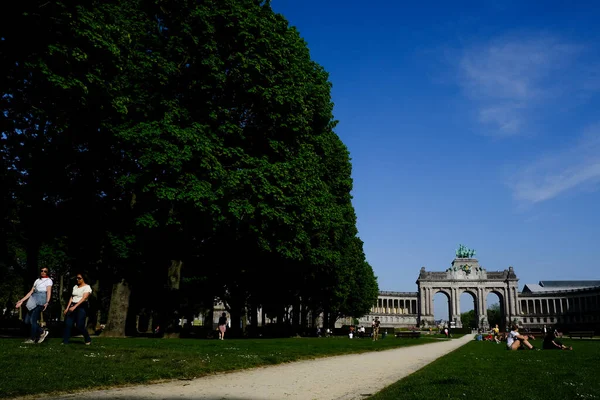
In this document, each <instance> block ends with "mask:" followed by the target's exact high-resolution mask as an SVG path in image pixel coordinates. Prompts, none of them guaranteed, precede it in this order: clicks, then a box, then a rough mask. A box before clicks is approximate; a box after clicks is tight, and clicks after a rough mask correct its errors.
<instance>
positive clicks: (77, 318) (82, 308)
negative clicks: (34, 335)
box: [62, 274, 92, 345]
mask: <svg viewBox="0 0 600 400" xmlns="http://www.w3.org/2000/svg"><path fill="white" fill-rule="evenodd" d="M76 279H77V284H76V285H75V286H73V291H72V292H71V297H70V298H69V303H68V304H67V308H65V311H64V314H65V316H66V319H65V331H64V333H63V341H62V344H69V339H70V338H71V330H72V329H73V324H75V328H76V329H77V330H78V331H80V332H81V334H82V335H83V340H84V342H85V344H86V345H90V344H92V338H90V334H89V333H88V331H87V328H86V327H85V319H86V318H87V314H88V305H89V303H88V298H89V297H90V294H92V288H91V287H90V285H88V284H87V283H85V279H84V276H83V274H77V275H76Z"/></svg>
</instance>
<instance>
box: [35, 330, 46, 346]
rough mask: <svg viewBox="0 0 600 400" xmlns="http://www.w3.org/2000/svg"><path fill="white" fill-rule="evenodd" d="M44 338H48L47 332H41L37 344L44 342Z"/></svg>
mask: <svg viewBox="0 0 600 400" xmlns="http://www.w3.org/2000/svg"><path fill="white" fill-rule="evenodd" d="M46 336H48V331H44V332H42V334H41V335H40V338H39V339H38V341H37V342H38V343H42V342H43V341H44V339H46Z"/></svg>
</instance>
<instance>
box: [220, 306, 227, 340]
mask: <svg viewBox="0 0 600 400" xmlns="http://www.w3.org/2000/svg"><path fill="white" fill-rule="evenodd" d="M226 330H227V314H225V313H223V314H221V316H220V317H219V340H225V331H226Z"/></svg>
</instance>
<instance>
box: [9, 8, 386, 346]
mask: <svg viewBox="0 0 600 400" xmlns="http://www.w3.org/2000/svg"><path fill="white" fill-rule="evenodd" d="M0 18H1V21H0V22H1V23H0V29H1V31H0V63H1V66H2V77H1V79H2V80H1V81H0V90H1V93H0V95H1V98H0V108H1V109H2V114H1V115H0V121H1V123H0V132H1V133H0V153H1V155H2V157H1V161H0V162H1V163H2V165H0V186H1V188H2V189H1V193H0V196H1V198H0V207H1V208H0V210H1V212H2V215H1V216H0V217H1V218H0V224H1V225H0V247H1V248H0V268H1V269H2V270H1V272H2V274H3V276H4V277H6V278H5V279H3V280H2V283H1V284H2V285H4V287H2V290H1V291H0V296H2V298H1V299H0V300H2V301H3V302H5V303H6V302H10V301H14V299H15V298H16V297H18V296H22V292H23V290H27V289H28V285H30V284H31V281H32V279H33V278H34V277H35V276H36V275H37V273H38V272H37V271H38V269H39V267H40V266H48V267H50V268H51V269H52V270H53V272H54V276H55V277H56V279H57V281H60V282H61V283H63V282H64V286H65V287H70V285H69V284H67V281H65V279H67V278H68V277H69V276H70V274H73V273H74V272H76V271H83V272H86V273H88V275H89V276H90V277H91V281H92V282H93V283H94V287H95V289H96V293H98V295H99V296H98V306H99V308H100V310H102V312H103V314H102V317H101V318H102V319H105V320H106V322H107V327H106V334H108V335H123V334H125V331H126V326H127V321H128V318H130V317H131V315H134V314H136V313H139V312H140V310H145V312H147V313H152V314H153V315H154V321H156V323H161V324H163V326H165V325H168V324H169V321H170V320H171V319H172V317H173V315H174V313H175V312H179V313H193V312H197V311H198V310H200V309H202V308H207V309H210V308H212V305H213V302H214V301H215V299H221V300H222V301H223V302H224V303H225V305H226V307H227V309H228V310H229V311H230V313H231V316H232V319H237V318H238V317H240V316H241V314H242V313H243V312H245V310H251V311H255V310H256V309H257V308H258V307H262V309H263V310H264V311H266V312H267V314H268V315H269V316H272V317H278V318H277V321H283V320H284V318H283V315H284V314H285V310H286V309H289V308H291V309H292V310H296V311H294V312H293V314H292V316H291V318H290V321H291V323H292V324H293V326H294V327H295V328H297V329H300V328H301V327H302V325H303V324H305V321H306V318H305V317H306V315H301V312H300V310H304V311H303V312H307V311H311V312H312V314H313V315H316V314H318V313H321V312H323V313H324V319H325V321H324V324H325V325H327V326H329V325H331V324H332V323H333V322H334V321H335V319H336V318H338V317H341V316H354V317H358V316H361V315H363V314H364V313H366V312H368V311H369V308H370V307H371V305H372V304H374V302H375V300H376V298H377V293H378V288H377V282H376V277H375V276H374V274H373V270H372V268H371V266H370V265H369V264H368V263H367V262H366V260H365V255H364V253H363V243H362V242H361V240H360V239H359V238H358V236H357V228H356V215H355V212H354V209H353V206H352V204H351V190H352V179H351V163H350V158H349V153H348V150H347V148H346V147H345V145H344V144H343V143H342V142H341V140H340V138H339V137H338V136H337V135H336V133H335V132H334V127H335V125H336V122H335V121H334V119H333V114H332V111H333V103H332V101H331V95H330V91H331V84H330V82H329V80H328V74H327V73H326V71H325V70H324V69H323V68H322V67H321V66H320V65H318V64H317V63H315V62H314V61H312V60H311V58H310V54H309V50H308V48H307V45H306V43H305V42H304V41H303V40H302V39H301V37H300V35H299V33H298V32H297V31H296V29H294V28H293V27H290V26H289V24H288V22H287V21H286V20H285V19H284V18H283V17H282V16H281V15H279V14H277V13H275V12H273V10H272V9H271V7H270V4H269V2H268V1H263V0H204V1H197V0H187V1H186V0H183V1H170V0H154V1H142V0H92V1H88V2H83V3H82V2H77V1H71V0H64V1H50V2H49V1H45V0H44V1H27V2H21V3H19V4H18V5H13V6H12V7H9V8H8V9H7V10H4V11H3V13H2V15H1V16H0ZM65 290H66V291H67V292H68V289H65ZM300 304H302V307H300ZM188 315H189V314H188ZM254 315H256V314H255V313H254ZM128 316H129V317H128ZM251 322H253V323H256V321H251Z"/></svg>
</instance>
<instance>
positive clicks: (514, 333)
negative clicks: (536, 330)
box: [485, 324, 573, 350]
mask: <svg viewBox="0 0 600 400" xmlns="http://www.w3.org/2000/svg"><path fill="white" fill-rule="evenodd" d="M558 336H559V335H558V332H557V331H556V329H549V330H548V331H547V332H546V333H545V335H544V341H543V343H542V348H543V349H544V350H573V347H570V346H565V345H564V344H563V343H562V342H561V341H560V340H559V339H558ZM534 339H535V337H534V335H531V334H528V335H523V334H521V333H520V332H519V326H518V325H517V324H513V325H512V326H511V330H510V332H508V333H503V334H501V333H500V329H499V328H498V325H497V324H496V326H495V327H494V328H492V332H491V334H490V335H489V336H487V337H486V338H485V340H494V341H495V342H496V343H500V342H502V341H506V348H507V349H508V350H519V349H529V350H539V348H536V347H535V346H534V345H532V344H531V343H530V342H529V341H530V340H534Z"/></svg>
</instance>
